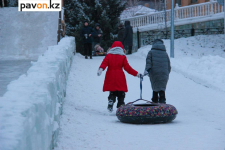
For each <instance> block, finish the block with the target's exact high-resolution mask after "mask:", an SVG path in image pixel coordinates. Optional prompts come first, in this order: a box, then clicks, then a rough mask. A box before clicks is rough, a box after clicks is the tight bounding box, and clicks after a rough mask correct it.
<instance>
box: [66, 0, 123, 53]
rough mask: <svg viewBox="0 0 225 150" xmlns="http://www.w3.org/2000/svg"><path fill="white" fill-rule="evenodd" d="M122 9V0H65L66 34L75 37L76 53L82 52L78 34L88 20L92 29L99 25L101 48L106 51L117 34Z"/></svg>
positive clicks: (80, 39)
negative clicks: (101, 32) (113, 36)
mask: <svg viewBox="0 0 225 150" xmlns="http://www.w3.org/2000/svg"><path fill="white" fill-rule="evenodd" d="M124 9H125V3H124V2H123V0H67V1H65V16H66V25H67V26H66V34H67V35H69V36H75V37H76V45H77V51H79V52H82V49H83V45H82V38H80V35H79V33H80V30H81V28H82V27H83V21H84V20H88V21H89V25H90V26H91V27H93V28H94V24H95V23H99V24H100V26H101V30H102V31H103V36H102V42H101V46H103V48H104V49H105V50H107V49H108V47H110V46H111V44H112V42H113V39H112V35H113V34H115V33H116V32H117V27H118V24H119V16H120V14H121V12H122V11H123V10H124Z"/></svg>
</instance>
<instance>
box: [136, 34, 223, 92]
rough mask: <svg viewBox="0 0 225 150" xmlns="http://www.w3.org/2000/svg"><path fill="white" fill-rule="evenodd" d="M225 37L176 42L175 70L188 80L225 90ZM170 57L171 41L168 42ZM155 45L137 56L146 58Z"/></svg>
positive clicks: (205, 36) (181, 39)
mask: <svg viewBox="0 0 225 150" xmlns="http://www.w3.org/2000/svg"><path fill="white" fill-rule="evenodd" d="M224 41H225V35H199V36H195V37H189V38H180V39H176V40H175V50H174V51H175V58H172V59H171V65H172V69H173V70H174V71H176V72H179V73H181V74H183V75H184V76H185V77H187V78H190V79H192V80H193V81H195V82H197V83H199V84H202V85H204V86H207V87H212V88H215V89H219V90H222V91H224V85H225V78H224V77H225V70H224V68H225V43H224ZM164 43H165V45H166V49H167V53H168V54H170V40H164ZM151 47H152V46H151V45H148V46H145V47H142V48H140V49H139V50H138V52H137V53H136V54H135V55H137V56H140V57H146V56H147V54H148V51H149V50H150V49H151Z"/></svg>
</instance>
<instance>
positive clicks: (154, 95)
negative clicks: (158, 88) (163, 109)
mask: <svg viewBox="0 0 225 150" xmlns="http://www.w3.org/2000/svg"><path fill="white" fill-rule="evenodd" d="M152 102H153V103H158V102H159V97H158V92H155V91H153V94H152Z"/></svg>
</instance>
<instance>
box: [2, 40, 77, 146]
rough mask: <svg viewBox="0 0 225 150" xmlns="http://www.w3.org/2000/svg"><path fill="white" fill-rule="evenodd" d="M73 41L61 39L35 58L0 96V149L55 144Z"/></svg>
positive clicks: (73, 45) (71, 57)
mask: <svg viewBox="0 0 225 150" xmlns="http://www.w3.org/2000/svg"><path fill="white" fill-rule="evenodd" d="M74 50H75V39H74V38H72V37H66V38H63V39H62V40H61V41H60V43H59V44H58V45H56V46H49V47H48V50H47V51H46V52H45V53H44V54H43V55H41V56H39V58H38V61H37V62H33V63H32V67H31V68H30V69H29V70H28V71H27V73H26V74H24V75H22V76H20V77H19V79H18V80H15V81H13V82H11V83H10V84H9V85H8V91H7V92H6V93H5V95H4V96H3V97H0V101H1V103H0V149H1V150H47V149H52V148H53V147H54V145H55V143H56V140H57V136H58V132H59V124H60V119H59V117H60V114H61V112H62V105H63V101H64V98H65V96H66V81H67V77H68V74H69V71H70V66H71V63H72V60H73V52H74Z"/></svg>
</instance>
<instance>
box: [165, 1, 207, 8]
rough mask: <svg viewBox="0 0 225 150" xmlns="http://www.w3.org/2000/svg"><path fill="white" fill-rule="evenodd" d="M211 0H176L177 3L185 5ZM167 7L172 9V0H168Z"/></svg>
mask: <svg viewBox="0 0 225 150" xmlns="http://www.w3.org/2000/svg"><path fill="white" fill-rule="evenodd" d="M209 1H210V0H175V5H176V4H178V6H180V7H183V6H188V5H194V4H199V3H205V2H209ZM167 9H171V0H167Z"/></svg>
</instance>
